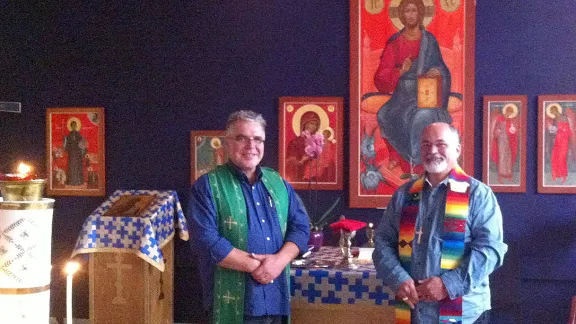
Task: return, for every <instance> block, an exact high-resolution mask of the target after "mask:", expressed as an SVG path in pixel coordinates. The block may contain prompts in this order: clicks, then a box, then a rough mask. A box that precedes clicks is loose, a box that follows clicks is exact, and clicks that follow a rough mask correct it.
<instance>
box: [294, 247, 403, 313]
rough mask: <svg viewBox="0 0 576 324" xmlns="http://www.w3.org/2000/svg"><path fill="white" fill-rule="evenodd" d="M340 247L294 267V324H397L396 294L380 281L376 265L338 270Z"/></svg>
mask: <svg viewBox="0 0 576 324" xmlns="http://www.w3.org/2000/svg"><path fill="white" fill-rule="evenodd" d="M341 260H342V253H341V252H340V248H339V247H328V246H324V247H322V248H321V249H320V251H318V252H314V253H313V254H312V256H311V257H310V258H309V259H307V260H306V262H305V264H304V265H302V266H295V265H292V268H291V270H290V279H291V280H290V283H291V284H290V290H291V295H292V302H291V304H292V323H294V324H308V323H310V324H312V323H313V324H322V323H330V324H334V323H363V324H364V323H378V324H387V323H389V324H394V323H395V317H394V307H393V306H391V305H390V301H391V300H393V299H394V292H392V290H391V289H390V288H389V287H387V286H384V285H383V283H382V280H380V279H378V278H376V270H375V269H374V264H373V263H372V262H368V263H358V266H359V267H358V269H337V268H336V267H335V265H337V264H338V263H339V262H340V261H341Z"/></svg>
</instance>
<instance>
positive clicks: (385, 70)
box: [358, 0, 464, 194]
mask: <svg viewBox="0 0 576 324" xmlns="http://www.w3.org/2000/svg"><path fill="white" fill-rule="evenodd" d="M363 9H364V8H363ZM448 9H449V10H448ZM463 12H464V9H463V8H462V7H461V5H459V6H456V7H452V8H446V7H443V6H440V5H439V4H438V2H436V4H435V3H434V1H432V0H426V1H422V0H401V1H398V0H392V1H391V2H390V6H389V11H388V15H386V13H385V12H383V13H381V14H378V15H376V14H370V13H366V12H365V11H363V12H362V14H363V15H364V16H363V17H364V18H363V19H364V22H365V24H366V26H368V27H366V29H365V30H364V31H363V38H362V44H363V45H362V50H361V52H362V53H363V54H362V58H361V59H360V60H361V62H360V63H361V65H362V66H363V69H361V71H362V72H361V93H362V94H363V95H362V98H360V99H361V101H360V111H359V114H360V116H359V119H360V129H359V130H358V131H359V135H360V141H359V145H360V147H359V150H360V159H359V163H360V168H359V173H360V174H359V180H360V181H359V182H360V186H361V187H360V189H361V190H360V191H361V193H363V194H388V193H390V194H391V193H392V192H393V191H394V190H395V189H396V188H397V187H399V186H400V185H402V184H403V183H404V182H406V181H408V179H410V178H411V177H414V176H416V175H417V174H420V173H422V172H423V167H422V165H421V158H420V134H421V132H422V131H423V130H424V128H426V126H428V125H430V124H432V123H435V122H445V123H448V124H451V125H452V126H454V127H455V128H456V129H457V130H458V131H459V132H460V135H461V136H462V135H463V128H464V127H463V125H464V112H463V109H464V108H463V104H462V102H463V96H462V92H463V84H464V64H463V62H464V60H463V52H464V49H463V48H464V46H462V39H464V35H463V32H462V29H461V28H460V27H458V26H459V24H460V25H461V24H463V21H464V13H463ZM441 21H442V22H441ZM444 22H452V23H450V24H445V23H444ZM447 25H449V26H450V27H449V28H448V26H447ZM362 26H364V25H362ZM428 29H431V30H433V31H434V33H433V32H432V31H429V30H428ZM438 35H441V36H442V37H441V38H440V41H441V42H439V39H438V38H437V36H438Z"/></svg>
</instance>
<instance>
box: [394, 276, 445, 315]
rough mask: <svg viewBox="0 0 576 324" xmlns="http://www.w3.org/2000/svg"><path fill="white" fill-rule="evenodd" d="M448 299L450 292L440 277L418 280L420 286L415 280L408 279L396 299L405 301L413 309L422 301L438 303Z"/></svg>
mask: <svg viewBox="0 0 576 324" xmlns="http://www.w3.org/2000/svg"><path fill="white" fill-rule="evenodd" d="M446 297H448V291H447V290H446V287H445V286H444V282H442V279H441V278H440V277H430V278H428V279H424V280H418V286H416V284H415V283H414V280H412V279H408V280H406V281H404V282H403V283H402V284H401V285H400V287H398V291H396V299H397V300H402V301H404V302H405V303H406V304H408V306H410V308H412V309H413V308H414V306H415V305H416V304H417V303H418V302H420V301H425V302H438V301H441V300H442V299H444V298H446Z"/></svg>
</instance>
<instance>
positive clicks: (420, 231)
mask: <svg viewBox="0 0 576 324" xmlns="http://www.w3.org/2000/svg"><path fill="white" fill-rule="evenodd" d="M414 234H417V235H418V242H416V243H418V244H420V240H421V239H422V234H424V232H423V231H422V226H420V229H419V230H417V231H416V232H414Z"/></svg>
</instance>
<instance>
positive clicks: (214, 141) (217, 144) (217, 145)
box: [210, 137, 222, 150]
mask: <svg viewBox="0 0 576 324" xmlns="http://www.w3.org/2000/svg"><path fill="white" fill-rule="evenodd" d="M210 146H212V148H213V149H216V150H217V149H219V148H221V147H222V141H221V140H220V139H219V138H218V137H214V138H212V140H210Z"/></svg>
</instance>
